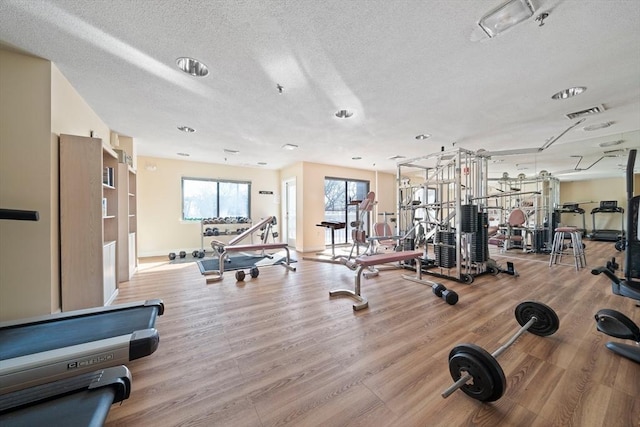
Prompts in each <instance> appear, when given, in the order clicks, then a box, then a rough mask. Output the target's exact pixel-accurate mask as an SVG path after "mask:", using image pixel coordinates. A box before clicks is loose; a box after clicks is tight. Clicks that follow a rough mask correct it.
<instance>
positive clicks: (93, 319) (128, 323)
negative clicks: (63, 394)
mask: <svg viewBox="0 0 640 427" xmlns="http://www.w3.org/2000/svg"><path fill="white" fill-rule="evenodd" d="M163 313H164V303H163V302H162V300H159V299H154V300H147V301H142V302H134V303H127V304H120V305H114V306H107V307H95V308H90V309H85V310H76V311H70V312H66V313H58V314H51V315H46V316H40V317H34V318H31V319H23V320H18V321H9V322H3V323H0V395H2V394H5V393H9V392H12V391H16V390H20V389H24V388H28V387H33V386H36V385H40V384H44V383H49V382H52V381H55V380H59V379H63V378H67V377H71V376H76V375H79V374H82V373H87V372H92V371H95V370H96V369H101V368H107V367H111V366H117V365H122V364H125V363H126V362H128V361H130V360H135V359H139V358H141V357H145V356H148V355H150V354H152V353H153V352H155V350H156V349H157V348H158V344H159V341H160V337H159V334H158V331H157V330H156V329H155V322H156V318H157V316H160V315H162V314H163Z"/></svg>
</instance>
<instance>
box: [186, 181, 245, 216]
mask: <svg viewBox="0 0 640 427" xmlns="http://www.w3.org/2000/svg"><path fill="white" fill-rule="evenodd" d="M185 181H205V182H211V183H215V184H216V212H215V215H212V216H210V217H209V216H206V217H202V218H195V217H194V218H187V217H185V198H184V185H185ZM220 184H245V185H247V200H246V202H247V215H246V216H247V218H251V181H242V180H234V179H219V178H201V177H190V176H183V177H182V178H181V180H180V202H181V204H182V205H181V207H180V211H181V217H182V221H188V222H191V221H202V220H203V219H205V218H219V217H220V210H221V209H220Z"/></svg>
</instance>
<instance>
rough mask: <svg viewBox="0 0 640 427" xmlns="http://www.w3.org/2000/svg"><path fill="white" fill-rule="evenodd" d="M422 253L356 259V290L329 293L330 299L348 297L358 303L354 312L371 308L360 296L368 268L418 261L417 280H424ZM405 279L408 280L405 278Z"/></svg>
mask: <svg viewBox="0 0 640 427" xmlns="http://www.w3.org/2000/svg"><path fill="white" fill-rule="evenodd" d="M422 255H423V252H422V251H400V252H389V253H386V254H376V255H362V256H359V257H357V258H356V259H355V264H356V267H357V272H356V284H355V290H353V291H351V290H349V289H335V290H333V291H329V296H330V297H336V296H348V297H351V298H353V299H355V300H356V301H358V302H357V303H356V304H353V309H354V311H358V310H362V309H365V308H367V307H368V306H369V302H368V301H367V298H365V297H364V296H362V295H361V294H360V283H361V279H362V273H363V271H364V270H365V269H366V268H368V267H373V266H375V265H380V264H387V263H391V262H400V261H409V260H412V259H414V260H416V264H417V265H416V280H421V278H422V262H421V259H422ZM403 278H407V277H405V276H403Z"/></svg>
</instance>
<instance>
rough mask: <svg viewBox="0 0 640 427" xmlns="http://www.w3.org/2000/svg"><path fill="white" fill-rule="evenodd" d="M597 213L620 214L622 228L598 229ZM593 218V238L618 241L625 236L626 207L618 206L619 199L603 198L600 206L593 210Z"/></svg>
mask: <svg viewBox="0 0 640 427" xmlns="http://www.w3.org/2000/svg"><path fill="white" fill-rule="evenodd" d="M596 214H620V218H621V227H620V230H605V229H602V230H598V229H596ZM591 218H592V220H593V230H592V231H591V240H604V241H607V242H617V241H618V240H621V239H623V238H624V209H623V208H621V207H618V201H617V200H602V201H600V206H598V207H597V208H593V209H592V210H591Z"/></svg>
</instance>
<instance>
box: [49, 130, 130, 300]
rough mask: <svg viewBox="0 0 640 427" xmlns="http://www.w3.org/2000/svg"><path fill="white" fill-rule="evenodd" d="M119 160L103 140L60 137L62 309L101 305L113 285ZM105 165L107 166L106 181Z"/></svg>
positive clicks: (108, 297) (112, 290)
mask: <svg viewBox="0 0 640 427" xmlns="http://www.w3.org/2000/svg"><path fill="white" fill-rule="evenodd" d="M117 167H118V162H117V156H116V154H115V152H113V150H111V149H110V148H109V147H107V146H104V145H103V143H102V140H100V139H97V138H87V137H81V136H74V135H60V275H61V290H62V310H63V311H69V310H77V309H82V308H89V307H97V306H101V305H104V304H105V303H106V302H107V301H108V300H109V299H110V298H111V297H112V296H113V294H114V292H115V290H116V284H117V272H116V253H117V248H116V243H117V241H118V228H119V227H118V224H119V208H118V184H119V182H118V176H117V174H116V173H115V172H116V171H117ZM105 168H112V170H113V174H112V175H111V178H110V179H107V178H105V176H106V175H108V174H105V171H106V170H107V169H105Z"/></svg>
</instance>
